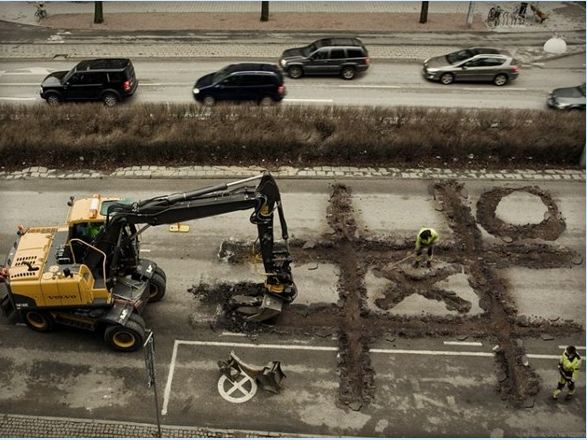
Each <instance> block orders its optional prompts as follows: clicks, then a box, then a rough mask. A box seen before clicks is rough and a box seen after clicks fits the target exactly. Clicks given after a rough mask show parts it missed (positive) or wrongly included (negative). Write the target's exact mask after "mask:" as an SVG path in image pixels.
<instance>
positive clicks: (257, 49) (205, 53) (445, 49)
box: [0, 43, 457, 60]
mask: <svg viewBox="0 0 587 440" xmlns="http://www.w3.org/2000/svg"><path fill="white" fill-rule="evenodd" d="M290 47H291V45H289V44H267V43H265V44H226V43H206V44H177V43H173V44H165V43H160V44H136V43H132V44H108V45H105V44H103V45H90V44H26V45H23V44H0V58H31V59H43V58H44V59H47V58H49V59H52V58H54V57H60V56H64V55H66V56H65V57H64V58H92V57H127V58H194V57H198V58H233V57H237V58H258V59H271V60H276V59H277V57H278V56H279V54H281V53H282V52H283V51H284V50H285V49H289V48H290ZM456 49H457V47H456V46H404V45H400V46H372V47H370V48H369V55H370V56H371V57H372V58H374V59H381V60H389V59H398V60H423V59H425V58H428V57H431V56H437V55H442V54H445V53H449V52H452V51H454V50H456Z"/></svg>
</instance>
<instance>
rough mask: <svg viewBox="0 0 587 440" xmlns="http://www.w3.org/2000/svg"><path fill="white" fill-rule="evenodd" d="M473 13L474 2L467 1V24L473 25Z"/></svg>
mask: <svg viewBox="0 0 587 440" xmlns="http://www.w3.org/2000/svg"><path fill="white" fill-rule="evenodd" d="M474 14H475V3H474V2H469V9H468V11H467V26H468V27H471V26H473V16H474Z"/></svg>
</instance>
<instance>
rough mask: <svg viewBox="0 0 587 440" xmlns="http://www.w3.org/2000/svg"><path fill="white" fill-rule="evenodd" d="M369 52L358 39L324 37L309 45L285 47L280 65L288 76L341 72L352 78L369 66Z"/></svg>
mask: <svg viewBox="0 0 587 440" xmlns="http://www.w3.org/2000/svg"><path fill="white" fill-rule="evenodd" d="M369 63H370V61H369V52H368V51H367V49H366V48H365V46H363V43H362V42H361V40H359V39H358V38H323V39H321V40H316V41H314V42H313V43H312V44H310V45H308V46H304V47H298V48H294V49H287V50H286V51H285V52H283V54H282V55H281V58H280V59H279V65H280V66H281V68H282V69H283V70H284V72H287V74H288V75H289V77H290V78H293V79H297V78H301V77H302V76H304V75H340V76H342V77H343V78H344V79H353V78H354V77H355V76H356V75H357V73H359V72H364V71H366V70H367V69H368V68H369Z"/></svg>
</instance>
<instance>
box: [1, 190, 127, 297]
mask: <svg viewBox="0 0 587 440" xmlns="http://www.w3.org/2000/svg"><path fill="white" fill-rule="evenodd" d="M105 200H108V201H110V200H112V201H115V200H118V199H116V198H108V199H102V198H101V197H100V196H99V195H94V196H93V197H91V198H86V199H80V200H77V201H75V202H74V203H73V205H72V207H71V209H70V211H69V215H68V219H67V221H68V223H67V224H65V225H62V226H58V227H38V228H29V229H28V230H26V233H25V234H24V235H22V236H21V237H20V240H19V242H18V245H17V249H16V253H15V255H14V258H13V260H12V264H11V266H10V267H9V277H10V288H11V290H12V293H13V294H14V295H18V296H20V297H21V298H22V297H24V298H26V299H27V301H26V302H27V303H28V305H29V307H39V308H60V307H79V306H91V305H93V304H98V303H99V304H101V305H104V304H110V303H112V294H111V293H110V292H109V291H108V290H107V289H106V287H105V285H104V283H103V282H102V283H99V284H100V285H97V283H96V280H95V278H94V276H93V275H92V273H91V271H90V269H89V268H88V267H87V266H86V265H85V264H76V262H75V261H73V262H70V263H68V264H60V263H59V261H57V259H56V258H55V256H54V254H55V253H56V251H57V250H58V249H59V248H60V247H61V248H63V247H65V246H70V242H69V241H70V240H71V239H72V238H75V228H76V226H77V225H80V224H88V223H100V224H101V223H104V221H105V217H104V215H102V214H101V213H100V211H101V208H102V202H103V201H105Z"/></svg>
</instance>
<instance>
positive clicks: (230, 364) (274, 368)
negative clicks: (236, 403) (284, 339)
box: [218, 351, 286, 394]
mask: <svg viewBox="0 0 587 440" xmlns="http://www.w3.org/2000/svg"><path fill="white" fill-rule="evenodd" d="M218 367H219V368H220V373H221V374H224V375H225V376H226V377H228V378H229V379H233V378H236V377H238V375H239V373H243V374H246V375H247V376H249V377H250V378H251V379H253V380H255V381H256V382H257V383H258V384H259V386H261V388H263V390H265V391H269V392H271V393H274V394H277V393H279V391H280V390H281V382H282V381H283V379H285V377H286V376H285V374H284V373H283V371H282V370H281V362H279V361H273V362H269V363H268V364H267V366H265V367H258V366H256V365H251V364H247V363H246V362H244V361H242V360H241V359H240V358H239V357H238V356H237V355H236V354H235V353H234V351H231V352H230V359H229V360H228V361H219V362H218Z"/></svg>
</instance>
